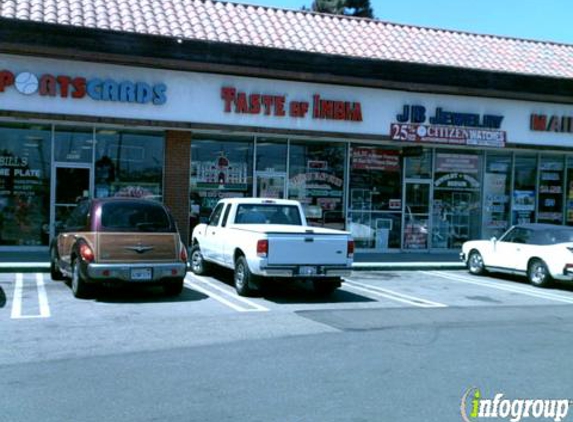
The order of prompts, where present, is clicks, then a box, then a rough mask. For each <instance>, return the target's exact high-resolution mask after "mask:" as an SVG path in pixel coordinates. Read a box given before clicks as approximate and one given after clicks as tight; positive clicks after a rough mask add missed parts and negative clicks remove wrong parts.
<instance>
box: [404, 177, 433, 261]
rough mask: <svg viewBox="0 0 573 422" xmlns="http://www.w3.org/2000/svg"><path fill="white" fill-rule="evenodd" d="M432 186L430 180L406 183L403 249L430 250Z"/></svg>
mask: <svg viewBox="0 0 573 422" xmlns="http://www.w3.org/2000/svg"><path fill="white" fill-rule="evenodd" d="M431 187H432V185H431V183H430V182H429V181H406V183H405V189H404V215H403V219H404V222H403V224H402V227H404V231H403V237H402V249H405V250H418V251H419V250H428V233H429V228H428V226H429V220H430V194H431Z"/></svg>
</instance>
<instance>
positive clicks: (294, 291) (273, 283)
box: [210, 268, 376, 304]
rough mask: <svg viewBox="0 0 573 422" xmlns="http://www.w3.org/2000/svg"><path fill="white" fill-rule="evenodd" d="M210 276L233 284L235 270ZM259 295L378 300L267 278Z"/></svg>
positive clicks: (282, 300) (281, 299) (283, 300)
mask: <svg viewBox="0 0 573 422" xmlns="http://www.w3.org/2000/svg"><path fill="white" fill-rule="evenodd" d="M210 276H211V277H213V278H214V279H215V280H217V281H220V282H221V283H225V284H227V285H229V286H233V272H232V271H231V270H228V269H226V268H221V269H219V270H218V271H217V274H210ZM343 285H344V283H343ZM233 288H234V287H233ZM257 296H258V297H262V298H263V299H266V300H268V301H271V302H274V303H277V304H298V303H357V302H376V300H374V299H371V298H369V297H366V296H362V295H359V294H355V293H351V292H348V291H345V290H340V289H338V290H336V291H335V292H334V293H332V294H331V295H328V296H320V295H318V294H316V293H314V291H312V283H310V282H308V283H307V282H303V281H294V282H293V281H279V280H273V279H271V280H265V282H264V283H263V285H262V289H261V291H260V292H259V294H258V295H257Z"/></svg>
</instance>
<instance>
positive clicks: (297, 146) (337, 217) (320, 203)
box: [288, 142, 346, 228]
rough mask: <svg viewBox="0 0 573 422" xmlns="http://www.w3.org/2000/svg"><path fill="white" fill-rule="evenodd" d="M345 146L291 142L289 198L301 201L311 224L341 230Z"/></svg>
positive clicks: (342, 223)
mask: <svg viewBox="0 0 573 422" xmlns="http://www.w3.org/2000/svg"><path fill="white" fill-rule="evenodd" d="M345 157H346V145H344V144H332V143H330V144H327V143H318V142H292V143H291V144H290V160H289V163H290V169H289V181H288V196H289V198H290V199H296V200H298V201H300V202H301V203H302V205H303V207H304V209H305V213H306V218H307V220H308V222H309V224H311V225H315V226H325V227H332V228H343V227H344V204H343V202H344V167H345Z"/></svg>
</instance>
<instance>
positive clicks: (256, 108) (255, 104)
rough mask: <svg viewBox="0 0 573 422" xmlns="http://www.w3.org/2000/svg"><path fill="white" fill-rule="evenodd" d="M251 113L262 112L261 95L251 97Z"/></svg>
mask: <svg viewBox="0 0 573 422" xmlns="http://www.w3.org/2000/svg"><path fill="white" fill-rule="evenodd" d="M249 104H250V106H249V112H250V113H251V114H259V113H260V112H261V96H260V95H259V94H251V95H249Z"/></svg>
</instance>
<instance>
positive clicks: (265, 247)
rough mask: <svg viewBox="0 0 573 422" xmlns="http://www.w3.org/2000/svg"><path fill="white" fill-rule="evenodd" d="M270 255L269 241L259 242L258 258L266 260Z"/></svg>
mask: <svg viewBox="0 0 573 422" xmlns="http://www.w3.org/2000/svg"><path fill="white" fill-rule="evenodd" d="M268 254H269V241H268V240H267V239H263V240H259V241H258V242H257V256H260V257H261V258H266V257H267V255H268Z"/></svg>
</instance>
